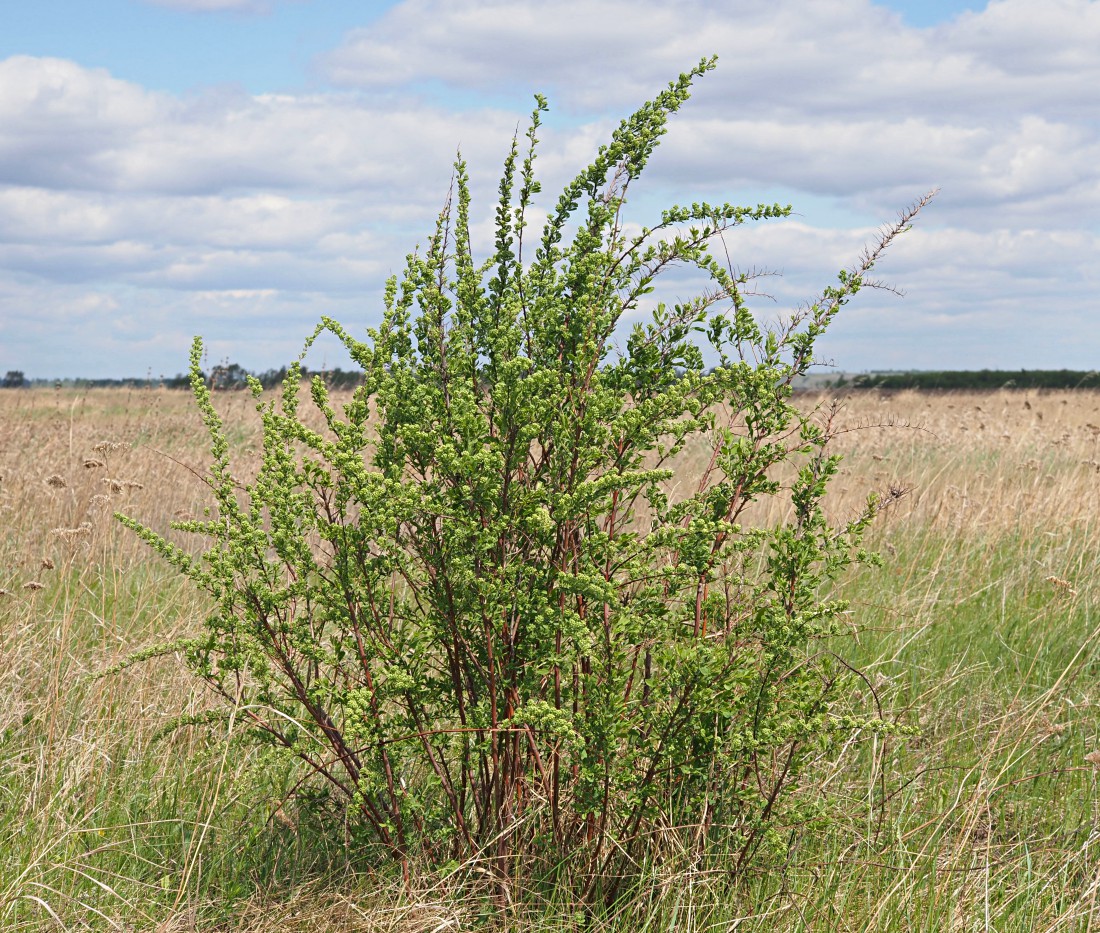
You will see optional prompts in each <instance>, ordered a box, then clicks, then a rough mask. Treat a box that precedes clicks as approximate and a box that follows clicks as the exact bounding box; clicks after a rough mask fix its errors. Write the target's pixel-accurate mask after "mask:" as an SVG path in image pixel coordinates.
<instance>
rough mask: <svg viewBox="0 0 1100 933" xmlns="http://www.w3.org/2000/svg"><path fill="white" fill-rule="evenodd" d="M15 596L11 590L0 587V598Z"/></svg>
mask: <svg viewBox="0 0 1100 933" xmlns="http://www.w3.org/2000/svg"><path fill="white" fill-rule="evenodd" d="M14 595H15V594H14V593H13V592H12V591H11V590H5V589H4V588H3V587H2V586H0V596H14Z"/></svg>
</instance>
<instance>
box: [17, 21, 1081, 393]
mask: <svg viewBox="0 0 1100 933" xmlns="http://www.w3.org/2000/svg"><path fill="white" fill-rule="evenodd" d="M147 2H154V0H147ZM155 2H161V3H163V4H165V5H173V6H175V7H177V8H181V9H183V8H186V9H190V10H194V11H201V10H203V9H205V10H214V9H224V10H229V9H233V10H236V11H238V12H260V11H261V10H260V6H261V4H259V3H255V2H251V0H155ZM733 6H736V9H732V7H733ZM1098 47H1100V0H1050V2H1048V3H1045V4H1042V5H1037V4H1035V3H1034V2H1032V0H992V2H991V3H990V4H989V7H988V9H986V10H984V11H982V12H979V13H969V14H964V15H963V16H960V17H958V18H957V19H955V20H952V21H951V22H948V23H946V24H944V25H941V26H938V27H936V28H933V29H913V28H910V27H907V26H906V25H905V24H904V22H903V21H902V19H901V18H900V17H899V16H897V15H896V14H894V13H891V12H889V11H887V10H885V9H883V8H881V7H877V6H874V5H873V4H872V3H871V2H870V0H818V2H815V3H813V4H806V3H803V2H795V0H774V2H764V0H744V2H740V3H738V4H736V5H724V6H723V5H719V4H713V3H708V2H704V0H686V2H684V3H681V4H677V5H670V4H667V3H660V2H658V0H631V2H629V3H628V2H626V0H598V2H597V0H584V2H582V0H553V2H550V3H539V4H536V3H535V2H534V0H509V2H507V3H505V2H502V0H447V2H444V0H405V2H403V3H400V4H398V5H397V6H395V7H393V8H392V9H391V10H390V11H389V12H388V13H386V14H385V15H383V16H382V17H381V18H380V19H378V20H377V21H375V22H374V24H373V25H372V26H370V27H369V28H367V29H360V30H356V31H353V32H352V33H350V34H349V35H348V36H347V37H346V39H345V41H344V42H343V43H341V45H340V46H339V47H338V48H336V49H334V50H333V51H332V52H331V53H330V54H329V55H327V56H325V57H324V58H323V59H322V60H321V61H319V63H318V68H319V69H320V71H321V73H322V74H324V75H327V76H328V78H329V79H331V80H332V81H334V82H338V83H339V84H340V85H341V87H340V89H339V90H333V89H331V88H329V89H324V88H322V89H317V88H314V89H313V90H312V91H310V92H309V93H306V92H301V93H296V94H291V93H283V94H262V95H250V94H247V93H245V92H244V91H242V90H239V89H232V88H213V89H209V90H207V91H205V92H202V93H199V94H194V95H191V96H182V97H181V96H175V95H170V94H164V93H158V92H152V91H149V90H147V89H145V88H143V87H141V86H139V85H137V84H134V83H132V82H127V81H123V80H120V79H118V78H116V77H114V76H113V75H112V74H110V73H109V72H107V71H105V70H101V69H90V68H84V67H82V66H80V65H78V64H76V63H74V62H71V61H65V60H60V59H47V58H32V57H28V56H17V57H14V58H9V59H7V60H5V61H0V244H2V250H0V371H2V370H5V369H8V368H22V369H25V370H27V371H28V372H33V373H36V374H42V375H54V374H64V373H63V372H62V369H61V364H60V363H59V362H58V361H60V360H62V359H66V358H70V357H69V356H68V354H72V356H71V358H72V359H76V360H80V359H82V358H84V359H86V358H90V357H89V354H90V353H92V349H93V348H97V352H98V353H100V354H105V355H104V356H102V358H103V359H108V358H110V357H111V355H112V354H115V355H116V356H118V358H119V359H122V360H124V361H130V360H144V359H147V358H149V359H150V363H151V364H152V365H153V366H154V368H156V369H163V370H164V371H167V372H174V371H176V369H178V368H179V366H180V365H182V362H181V361H182V360H183V359H184V357H185V353H186V339H187V337H188V336H189V335H190V333H191V332H193V331H195V330H202V331H204V332H206V333H208V334H210V335H211V336H212V337H213V340H214V342H215V343H216V344H217V345H218V346H219V347H220V349H219V351H218V352H219V355H228V356H231V357H233V358H241V361H242V362H245V363H246V365H254V366H267V365H276V364H277V363H278V362H280V361H282V360H284V359H286V358H287V357H288V356H289V355H292V354H293V353H295V352H296V351H297V348H298V346H299V345H300V341H301V338H302V336H303V335H304V334H305V333H306V332H308V330H309V329H310V328H311V326H312V324H313V322H314V321H315V320H316V318H317V317H318V316H319V315H320V314H321V313H326V312H330V311H331V312H334V313H335V314H336V316H337V317H340V316H341V314H342V313H343V314H345V315H346V319H347V320H348V321H349V323H354V322H356V321H360V322H364V323H371V322H373V321H375V320H377V317H378V310H377V309H378V307H379V304H380V302H379V300H378V297H379V293H380V289H381V280H382V278H383V277H384V276H385V275H386V274H388V273H390V272H399V271H400V269H401V266H402V260H403V256H404V254H405V252H407V251H408V250H409V249H411V248H412V246H413V245H414V243H416V242H417V240H419V241H420V242H423V240H424V235H425V234H426V232H427V230H428V229H429V227H430V225H431V223H432V221H433V220H434V217H435V214H436V212H437V211H438V209H439V206H440V205H441V203H442V200H443V198H444V196H445V194H446V187H447V184H448V181H449V179H450V172H451V168H450V166H451V161H452V159H453V156H454V152H455V149H456V147H458V146H461V147H462V150H463V154H464V155H465V156H466V157H467V158H468V160H469V163H470V169H471V173H472V177H473V184H474V193H475V205H474V208H475V226H474V235H475V238H476V240H477V242H478V245H479V248H480V249H481V250H482V254H484V251H485V250H487V249H488V247H489V244H490V242H491V234H492V231H491V213H492V209H493V206H494V202H495V185H496V180H497V176H498V172H499V166H500V163H501V161H502V159H503V156H504V154H505V152H506V151H507V147H508V145H509V142H510V140H511V136H512V133H513V132H514V131H515V129H516V127H517V124H518V125H519V127H520V130H521V131H522V129H523V127H524V125H525V119H526V112H527V111H528V110H529V103H528V101H529V100H530V93H531V92H533V91H535V90H543V91H547V92H548V93H549V94H550V96H551V106H552V108H553V110H552V114H551V117H550V119H549V121H548V123H547V125H546V126H545V127H544V129H543V132H542V137H543V146H542V150H541V155H540V158H539V162H538V167H539V171H540V173H541V175H542V177H543V181H544V190H545V194H544V195H543V198H544V206H545V205H546V204H550V203H552V199H553V198H554V197H555V195H556V191H555V189H556V188H557V186H559V185H560V184H561V183H563V182H564V181H565V180H566V179H567V178H568V177H569V176H570V175H572V173H574V172H575V171H577V170H578V169H580V168H581V167H583V165H584V164H585V163H586V162H587V161H589V160H590V159H591V157H592V155H593V154H594V152H595V149H596V147H597V146H598V145H599V143H600V142H602V141H604V140H605V139H606V137H607V135H608V133H609V132H610V131H611V129H612V128H613V127H614V125H615V123H616V122H617V120H618V118H619V117H620V116H622V115H624V114H625V113H626V112H628V110H629V109H630V107H631V106H633V105H635V104H638V103H640V102H641V101H642V100H645V99H647V98H649V97H652V96H653V94H654V93H655V92H656V91H658V90H659V89H660V88H661V87H662V86H663V85H664V83H665V82H667V80H668V79H669V78H671V77H673V76H674V75H675V74H677V73H679V72H680V71H682V70H684V69H685V68H687V67H689V66H690V65H691V64H692V63H693V62H695V61H696V60H698V59H699V58H700V57H701V56H703V55H707V54H710V53H712V52H718V53H719V54H720V56H721V63H720V65H719V69H718V71H717V72H716V73H714V74H710V75H707V76H706V77H704V78H703V79H701V80H700V81H699V82H698V84H697V87H696V89H695V92H694V94H693V100H692V101H691V102H690V103H689V104H688V105H687V107H686V108H685V109H684V111H683V112H682V113H681V114H678V115H677V116H676V117H675V118H674V119H673V120H672V122H671V123H670V126H669V133H668V136H667V138H666V139H665V141H664V142H663V144H662V147H661V148H660V149H659V150H658V152H657V153H656V154H655V156H654V158H653V160H652V163H651V167H650V171H649V173H648V176H647V178H646V179H643V180H642V184H641V185H640V186H639V187H637V188H636V189H635V190H634V191H633V192H632V199H631V204H630V205H629V209H630V211H631V212H632V213H631V217H632V219H633V220H639V221H645V220H647V219H648V218H649V216H650V214H649V213H648V211H649V208H650V207H653V206H655V205H657V202H658V201H661V202H668V201H680V202H682V201H685V200H687V201H690V200H695V199H701V198H706V199H708V200H718V199H723V200H724V199H727V198H730V199H733V200H746V199H747V200H749V201H750V202H751V203H755V202H756V201H757V200H763V199H765V196H764V195H761V196H760V197H759V198H758V197H756V196H755V195H754V193H755V192H775V191H779V192H781V193H782V199H783V200H787V199H788V196H789V199H790V200H792V201H793V202H794V205H795V208H796V210H798V209H800V208H801V207H802V205H801V204H800V201H799V198H800V196H804V197H806V198H807V200H808V202H809V204H810V207H808V208H806V209H805V215H804V216H802V217H800V218H798V219H797V220H795V221H794V222H788V223H781V224H774V225H768V226H766V227H763V228H761V229H756V230H751V231H750V230H744V231H738V232H737V233H735V234H731V238H730V243H731V248H732V249H733V250H734V254H735V255H734V259H735V262H737V263H738V264H740V265H742V266H745V267H751V266H772V267H776V268H780V269H782V270H783V271H784V272H785V276H784V278H782V279H776V280H769V281H768V282H767V283H766V285H767V288H768V289H769V290H771V291H773V292H774V294H775V297H776V299H777V303H776V304H775V305H774V306H772V305H769V303H768V302H767V301H765V300H763V299H761V300H759V307H760V309H761V311H762V313H765V314H772V313H780V312H781V311H782V310H783V309H784V308H789V307H791V306H793V305H795V304H797V303H798V301H800V300H803V299H806V298H809V297H811V296H812V295H813V294H814V293H816V292H817V291H818V290H819V289H820V288H821V287H822V286H823V285H824V284H827V282H828V281H830V280H831V276H832V275H834V274H835V272H836V270H837V269H838V268H839V267H841V266H844V265H847V264H849V263H850V262H851V260H852V259H853V258H854V257H855V256H856V255H857V254H858V252H859V249H860V247H861V246H862V245H863V243H864V242H865V241H866V240H867V238H868V237H869V236H870V235H871V233H872V232H873V231H872V230H871V229H870V228H862V229H845V228H846V227H851V226H852V224H853V223H855V222H857V221H853V220H850V218H853V217H854V218H858V222H861V223H862V222H864V221H866V220H867V219H871V220H872V221H873V220H878V219H883V220H886V219H890V218H891V217H892V216H893V214H894V212H895V211H896V209H898V208H899V207H903V206H904V205H905V204H907V203H909V202H910V201H911V200H912V199H913V198H915V197H917V196H919V195H920V194H923V193H924V192H925V191H926V190H928V189H929V188H932V187H936V186H939V187H941V188H942V193H941V194H940V196H939V198H938V199H937V200H936V201H935V202H934V203H933V204H932V206H931V207H930V208H929V209H928V211H927V212H926V215H925V216H924V217H923V218H922V219H921V221H920V222H919V224H918V227H917V229H916V230H915V231H914V232H913V233H912V234H910V235H908V236H907V237H906V238H905V239H904V240H903V241H902V242H901V243H899V244H898V246H897V247H896V249H895V250H893V251H892V253H891V255H889V256H888V258H887V261H886V263H885V265H884V269H883V272H882V275H883V277H884V278H886V279H887V280H890V281H896V282H897V283H898V284H899V285H901V286H902V287H904V288H905V289H906V291H907V292H908V294H909V297H908V298H907V299H905V300H902V301H899V300H897V299H895V298H892V297H888V296H885V295H875V294H873V293H872V294H871V295H861V296H860V297H859V299H858V300H857V301H856V302H854V303H853V304H852V305H851V306H849V308H847V309H845V313H844V314H842V315H841V318H840V319H838V322H837V324H836V325H835V327H834V330H833V332H831V334H830V336H829V337H828V339H827V341H826V345H827V347H828V348H830V352H831V354H832V355H834V356H835V357H836V358H837V359H838V360H839V361H840V362H841V364H842V365H845V366H847V367H849V368H862V367H870V366H886V365H890V364H891V362H897V363H898V364H899V365H938V364H937V363H936V360H937V359H939V357H940V356H941V355H942V354H943V353H944V352H947V351H946V350H945V349H944V348H943V347H940V346H938V340H939V338H938V337H937V335H950V336H949V338H948V337H947V336H944V337H943V339H944V340H948V339H949V340H950V341H951V347H956V346H964V347H965V346H967V345H968V344H967V341H969V346H970V349H969V350H966V351H963V350H959V351H958V352H957V356H958V360H959V365H989V366H996V365H1010V366H1016V365H1035V366H1038V365H1055V366H1058V365H1074V366H1092V365H1095V359H1096V356H1097V353H1098V352H1100V327H1098V326H1097V325H1096V323H1095V322H1091V323H1090V319H1089V318H1088V317H1087V315H1089V314H1093V313H1095V312H1094V309H1095V307H1096V299H1095V297H1094V296H1095V294H1096V291H1097V284H1098V283H1097V275H1098V274H1097V272H1096V268H1097V266H1096V262H1095V257H1096V255H1097V248H1098V247H1100V242H1098V241H1097V234H1098V233H1100V230H1098V228H1097V220H1096V218H1097V217H1098V216H1100V213H1098V211H1100V125H1098V122H1097V119H1096V116H1097V105H1096V97H1095V92H1094V91H1092V90H1091V88H1093V87H1096V86H1100V56H1097V55H1096V54H1095V49H1096V48H1098ZM746 193H747V196H746ZM779 196H780V195H778V194H777V195H776V197H779ZM767 199H769V200H770V199H771V198H770V196H769V197H767ZM829 205H833V208H835V209H832V208H830V207H829ZM660 206H663V204H662V205H660ZM838 218H840V219H838ZM845 218H848V219H845ZM674 284H675V285H676V286H677V287H678V286H679V284H680V283H679V280H677V282H676V283H674ZM30 308H33V309H34V311H33V313H32V312H30V311H28V310H27V309H30ZM13 321H14V322H15V323H14V324H13V323H12V322H13ZM257 328H259V330H260V331H262V336H261V337H259V338H257V336H256V335H257ZM1029 328H1030V330H1029ZM983 330H984V331H986V332H988V333H987V334H986V336H985V337H984V338H983V337H982V333H983ZM62 332H64V333H65V337H64V338H61V339H60V340H55V338H54V337H53V336H49V335H51V334H58V333H62ZM154 332H155V333H154ZM1067 333H1072V334H1073V335H1074V336H1073V339H1070V340H1066V339H1065V335H1066V334H1067ZM253 338H256V339H253ZM177 339H178V340H181V341H182V343H174V342H173V341H175V340H177ZM234 341H239V343H238V344H237V346H246V347H247V348H248V351H247V352H248V353H250V354H254V356H253V358H251V359H248V360H245V359H243V356H244V353H243V352H234V351H233V349H232V348H233V346H234ZM960 341H961V342H960ZM82 348H83V357H82V356H81V354H82ZM948 349H950V347H949V348H948ZM952 352H955V351H952ZM982 353H986V354H987V355H986V356H985V357H983V356H982V355H981V354H982ZM263 354H268V355H267V356H263ZM967 354H970V355H969V356H968V355H967ZM907 358H908V359H909V362H908V363H906V362H905V359H907ZM968 360H970V361H971V362H970V363H969V364H968V362H967V361H968ZM35 361H37V362H35ZM114 365H115V366H116V368H117V366H118V365H122V364H114ZM74 366H75V370H80V369H82V368H87V367H86V366H85V364H83V363H80V364H74ZM88 372H89V373H90V372H91V370H90V369H88Z"/></svg>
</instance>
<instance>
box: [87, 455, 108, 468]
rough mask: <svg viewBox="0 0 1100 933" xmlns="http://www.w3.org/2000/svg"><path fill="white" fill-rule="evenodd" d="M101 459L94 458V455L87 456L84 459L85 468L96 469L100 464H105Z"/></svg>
mask: <svg viewBox="0 0 1100 933" xmlns="http://www.w3.org/2000/svg"><path fill="white" fill-rule="evenodd" d="M106 465H107V464H105V463H104V462H103V461H102V460H96V459H95V457H89V458H88V459H87V460H85V461H84V469H85V470H98V469H99V468H100V467H102V466H106Z"/></svg>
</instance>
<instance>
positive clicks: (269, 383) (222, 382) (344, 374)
mask: <svg viewBox="0 0 1100 933" xmlns="http://www.w3.org/2000/svg"><path fill="white" fill-rule="evenodd" d="M202 376H203V379H204V380H205V381H206V384H207V385H208V386H210V388H212V389H229V390H237V389H247V388H248V377H249V376H255V378H256V379H257V380H259V382H260V385H262V386H263V387H264V388H265V389H272V388H275V387H276V386H279V385H282V382H283V380H284V379H286V376H287V368H286V367H285V366H281V367H279V368H278V369H268V370H264V371H263V372H259V373H253V372H250V371H249V370H247V369H245V368H244V367H243V366H241V365H240V364H238V363H225V364H219V365H217V366H213V367H211V368H210V370H209V371H207V370H203V372H202ZM302 376H303V381H305V382H309V381H311V380H312V379H313V377H314V376H320V377H321V379H322V380H323V381H324V383H325V384H326V385H327V386H328V387H329V388H330V389H354V388H355V387H356V386H358V385H361V384H362V382H363V374H362V372H359V371H356V370H346V369H340V368H336V369H325V370H313V369H309V368H308V367H305V366H303V367H302ZM31 386H57V387H58V388H60V387H63V386H64V387H71V388H78V389H142V388H148V387H151V386H163V387H164V388H166V389H190V388H191V377H190V376H189V375H187V374H186V373H179V374H177V375H175V376H160V377H156V376H152V375H149V376H146V377H144V378H140V377H137V376H127V377H123V378H119V379H81V378H77V379H28V378H26V377H25V376H24V375H23V373H21V372H15V371H12V372H9V373H8V374H7V376H5V377H4V379H3V381H2V382H0V388H13V389H15V388H29V387H31Z"/></svg>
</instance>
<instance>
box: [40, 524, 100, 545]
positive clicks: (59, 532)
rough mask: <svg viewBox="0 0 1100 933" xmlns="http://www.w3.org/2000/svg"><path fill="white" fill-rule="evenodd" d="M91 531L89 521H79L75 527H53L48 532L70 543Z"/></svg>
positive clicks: (84, 536)
mask: <svg viewBox="0 0 1100 933" xmlns="http://www.w3.org/2000/svg"><path fill="white" fill-rule="evenodd" d="M91 533H92V523H91V522H81V523H80V524H79V525H78V526H77V527H76V528H54V529H53V530H52V531H51V532H50V534H51V535H53V536H54V537H55V538H60V539H61V540H62V541H68V542H69V543H72V542H73V541H77V540H79V539H80V538H86V537H87V536H88V535H90V534H91Z"/></svg>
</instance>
